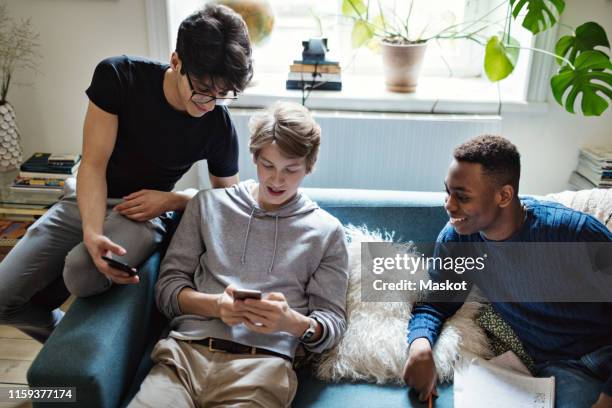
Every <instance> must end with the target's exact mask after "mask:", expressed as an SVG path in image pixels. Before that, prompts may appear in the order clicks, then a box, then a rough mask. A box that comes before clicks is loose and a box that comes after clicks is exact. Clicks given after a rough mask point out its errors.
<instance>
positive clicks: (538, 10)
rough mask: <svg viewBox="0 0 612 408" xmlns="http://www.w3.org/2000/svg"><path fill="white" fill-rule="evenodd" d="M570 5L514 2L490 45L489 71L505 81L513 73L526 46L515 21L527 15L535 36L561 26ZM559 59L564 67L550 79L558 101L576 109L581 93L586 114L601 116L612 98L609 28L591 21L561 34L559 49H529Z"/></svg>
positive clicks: (548, 0) (547, 0)
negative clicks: (521, 42)
mask: <svg viewBox="0 0 612 408" xmlns="http://www.w3.org/2000/svg"><path fill="white" fill-rule="evenodd" d="M564 9H565V1H564V0H509V1H508V17H507V19H508V20H507V23H506V24H505V28H504V30H503V32H501V33H500V34H499V35H495V36H492V37H491V38H490V39H489V40H488V41H487V45H486V50H485V59H484V70H485V73H486V75H487V77H488V78H489V79H490V80H491V81H494V82H495V81H500V80H502V79H504V78H506V77H507V76H508V75H510V74H511V73H512V71H513V70H514V68H515V66H516V62H517V60H518V55H519V50H520V49H521V48H523V47H520V45H519V44H518V43H517V41H516V40H514V39H513V38H512V37H511V36H510V33H511V29H512V21H513V20H516V19H517V18H518V17H519V16H520V15H521V13H525V16H524V19H523V23H522V25H523V27H525V28H526V29H528V30H529V31H531V32H532V33H533V34H534V35H538V34H539V33H541V32H543V31H545V30H548V29H550V28H551V27H553V26H555V25H556V24H558V20H559V17H560V16H561V14H562V13H563V11H564ZM527 49H530V50H532V51H534V52H540V53H545V54H548V55H550V56H551V58H555V60H556V62H557V64H558V65H559V68H558V69H557V72H556V73H555V74H554V75H553V76H552V78H551V80H550V87H551V90H552V93H553V95H554V97H555V100H556V101H557V102H558V103H559V104H560V105H561V106H563V107H564V108H565V110H567V111H568V112H570V113H575V104H576V100H577V98H578V96H581V104H580V108H581V111H582V113H583V114H584V115H585V116H600V115H601V114H602V113H603V112H605V111H606V109H607V108H608V106H609V102H608V100H612V64H611V63H610V55H609V52H610V43H609V42H608V38H607V36H606V32H605V30H604V29H603V28H602V27H601V26H600V25H599V24H597V23H595V22H592V21H589V22H587V23H584V24H582V25H580V26H579V27H577V28H576V29H575V30H573V32H572V33H571V34H569V35H564V36H563V37H561V38H560V39H559V40H558V41H557V44H556V46H555V49H554V50H541V49H532V48H527Z"/></svg>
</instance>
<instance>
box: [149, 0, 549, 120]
mask: <svg viewBox="0 0 612 408" xmlns="http://www.w3.org/2000/svg"><path fill="white" fill-rule="evenodd" d="M268 1H269V2H270V4H271V5H272V7H273V9H274V12H275V27H274V30H273V32H272V35H271V36H270V38H269V39H268V40H267V41H265V42H264V43H263V44H260V45H257V46H255V47H254V51H253V52H254V58H255V78H256V79H257V78H258V77H259V78H260V79H261V81H257V83H259V86H255V87H254V88H250V90H249V91H248V92H246V93H245V95H244V96H243V97H242V98H241V99H240V100H239V102H240V105H241V106H259V105H260V104H263V103H265V102H266V101H268V100H275V99H277V98H293V97H294V96H295V95H294V93H295V91H293V92H284V91H283V89H284V80H285V79H286V74H287V72H288V70H289V65H290V64H291V62H292V61H293V60H294V59H300V58H301V52H302V46H301V43H302V41H303V40H306V39H308V38H310V37H316V36H320V35H321V34H322V36H324V37H326V38H328V46H329V48H330V53H329V55H328V58H330V59H334V60H338V61H340V64H341V66H342V70H343V83H344V84H345V86H344V89H343V91H342V92H341V93H336V94H334V95H331V94H330V95H323V93H320V94H317V95H314V94H313V96H312V98H313V102H314V98H317V97H318V96H321V97H324V98H331V99H329V100H328V101H327V102H326V103H322V104H316V103H313V104H311V105H309V106H311V107H317V108H320V109H329V107H330V106H333V104H334V103H333V101H332V99H333V100H338V99H343V98H344V99H346V98H349V99H351V101H352V102H351V103H350V106H351V108H350V109H359V106H363V108H362V109H364V110H372V109H373V110H377V109H378V110H388V109H389V106H397V109H392V110H399V111H423V112H429V111H432V112H433V111H434V108H435V109H438V108H440V107H441V106H443V105H444V104H439V103H438V102H444V101H450V103H451V104H452V106H453V107H451V108H449V109H444V111H446V112H458V113H463V112H472V113H474V112H497V109H498V106H497V104H498V100H503V101H504V103H505V102H510V103H516V105H515V106H518V108H519V109H527V108H526V107H525V104H524V103H525V101H526V99H527V95H528V87H529V94H530V95H537V96H535V97H533V98H532V99H533V100H535V101H538V102H539V101H544V100H546V95H547V93H548V78H547V74H546V72H550V65H551V64H552V62H551V61H552V60H551V59H550V58H548V59H547V58H544V59H542V58H540V57H537V58H535V59H533V61H532V53H531V52H529V51H527V50H522V51H521V53H520V58H519V63H518V66H517V67H516V69H515V71H514V73H513V74H512V75H511V76H510V77H509V78H508V79H506V80H504V81H502V82H500V83H499V85H497V84H491V83H489V82H488V81H487V80H486V78H484V74H483V68H482V65H483V59H484V46H483V45H479V44H477V43H475V42H472V41H469V40H464V39H461V40H440V41H437V40H433V41H430V42H429V45H428V49H427V53H426V58H425V61H424V65H423V69H422V76H421V77H422V79H421V81H420V84H422V85H420V86H419V90H418V92H417V94H412V95H404V96H401V95H397V94H390V93H388V92H385V91H384V85H383V84H382V73H383V70H382V58H381V56H380V55H377V54H376V53H374V52H373V51H372V50H370V49H369V48H367V47H363V48H360V49H353V48H352V47H351V44H350V42H351V29H352V22H351V21H350V20H348V19H347V18H346V17H343V16H342V15H341V7H342V0H268ZM380 1H381V5H382V7H383V8H384V9H385V11H388V10H391V9H394V8H395V10H396V14H397V15H406V7H407V5H408V4H410V2H409V1H408V0H380ZM364 2H366V3H367V0H364ZM205 3H206V0H147V9H148V13H149V21H151V15H153V16H154V19H155V21H154V22H153V23H152V25H151V27H152V30H150V33H149V36H150V38H151V37H152V36H154V35H157V36H160V34H159V32H160V30H159V29H158V30H156V29H155V24H157V25H159V26H162V25H163V26H164V27H163V34H164V35H165V34H166V32H165V30H167V37H165V38H167V39H168V40H169V47H168V46H167V45H164V43H163V41H157V42H155V41H153V42H152V46H151V48H152V52H153V51H156V50H157V51H158V52H157V53H155V52H153V56H157V55H168V54H169V51H170V50H171V49H174V46H175V43H176V33H177V30H178V26H179V24H180V22H181V21H182V20H183V19H184V18H185V17H186V16H188V15H189V14H190V13H192V12H193V11H194V10H196V9H198V8H200V7H202V5H203V4H205ZM370 3H371V4H370V7H371V9H373V10H374V11H373V12H374V13H376V14H377V8H378V5H377V0H370ZM164 7H165V10H162V9H164ZM151 10H153V13H152V11H151ZM160 10H162V11H160ZM491 10H493V12H490V11H491ZM489 12H490V13H489ZM506 12H507V0H414V6H413V11H412V18H411V20H410V21H411V25H412V30H413V31H412V32H421V31H423V30H424V31H425V32H426V33H429V34H433V33H435V32H436V30H440V29H441V28H442V27H446V26H448V25H449V24H451V23H453V22H454V23H456V24H457V23H462V22H464V23H466V24H467V23H469V22H472V21H474V20H478V19H480V18H482V17H485V20H486V21H487V22H497V24H498V25H497V26H495V25H492V26H490V27H489V28H488V29H487V30H486V31H483V32H482V33H481V34H482V40H483V42H484V41H486V38H488V37H489V36H490V35H492V34H495V33H496V32H498V31H501V30H503V24H504V19H505V17H506ZM155 13H157V14H158V15H160V16H163V17H157V16H156V15H155ZM162 21H163V22H162ZM475 27H476V26H475ZM549 31H550V32H549V33H546V34H545V35H543V36H538V42H539V44H540V45H541V46H550V42H551V41H552V39H554V36H555V34H556V33H555V32H554V30H549ZM512 36H513V37H514V38H517V39H518V40H519V42H520V43H521V46H523V47H531V46H532V43H533V42H534V39H533V36H532V35H531V33H530V32H528V31H527V30H525V29H523V28H522V27H521V26H520V24H519V23H517V22H514V23H513V25H512ZM156 44H158V46H157V47H156ZM537 44H538V43H536V45H537ZM168 48H169V49H168ZM166 49H167V51H168V52H165V50H166ZM530 73H534V74H535V75H533V77H534V78H535V83H530V79H529V77H530ZM368 78H371V80H370V79H368ZM463 79H465V80H466V81H465V82H462V80H463ZM532 82H533V81H532ZM345 90H346V92H345ZM534 90H535V91H534ZM249 94H251V96H252V98H251V99H250V98H248V96H249ZM364 95H374V99H377V100H386V103H381V104H380V106H379V108H376V106H375V105H374V107H373V105H372V104H371V103H370V102H371V98H370V97H366V96H364ZM400 96H401V98H403V99H401V98H400ZM256 97H257V98H259V99H261V102H260V101H259V99H257V98H256ZM261 97H263V98H261ZM295 97H296V98H297V96H295ZM359 98H361V99H363V103H359V102H358V101H357V102H355V100H356V99H359ZM368 98H369V99H368ZM366 99H368V100H367V101H366ZM398 100H402V101H403V100H407V101H408V103H406V104H405V107H400V106H399V105H397V104H396V102H394V101H398ZM420 100H426V101H427V104H425V105H427V106H428V107H423V109H421V110H420V109H419V108H415V106H418V104H419V103H420V102H419V101H420ZM457 102H459V103H460V104H463V105H462V106H466V107H467V110H463V109H465V108H459V107H458V106H459V105H457ZM464 102H465V103H467V105H465V104H464ZM483 103H484V104H488V105H487V106H488V108H486V109H481V108H480V107H483V106H485V105H483ZM432 104H433V107H432ZM425 105H424V106H425ZM338 106H343V105H338ZM345 106H349V105H345Z"/></svg>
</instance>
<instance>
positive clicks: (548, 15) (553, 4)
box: [510, 0, 565, 34]
mask: <svg viewBox="0 0 612 408" xmlns="http://www.w3.org/2000/svg"><path fill="white" fill-rule="evenodd" d="M510 4H511V5H512V15H513V16H514V18H515V19H516V18H517V17H518V15H519V14H520V13H521V11H522V10H523V8H524V7H525V6H527V14H526V15H525V19H524V20H523V27H525V28H526V29H528V30H529V31H531V32H532V33H533V34H537V33H539V32H540V31H544V30H546V29H547V28H550V27H552V26H553V25H555V23H556V22H557V16H558V15H560V14H561V13H563V9H564V8H565V1H564V0H510ZM555 12H556V13H555Z"/></svg>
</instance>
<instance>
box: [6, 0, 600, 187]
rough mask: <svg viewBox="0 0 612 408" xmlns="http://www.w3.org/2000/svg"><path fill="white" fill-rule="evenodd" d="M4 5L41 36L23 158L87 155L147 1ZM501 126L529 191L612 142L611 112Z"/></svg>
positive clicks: (139, 41)
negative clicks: (96, 88)
mask: <svg viewBox="0 0 612 408" xmlns="http://www.w3.org/2000/svg"><path fill="white" fill-rule="evenodd" d="M4 1H5V3H6V4H7V5H8V10H9V12H10V13H11V15H13V16H16V17H24V18H27V17H30V16H31V17H32V23H33V26H34V28H35V29H36V30H37V31H38V32H40V34H41V38H40V43H41V52H42V54H43V60H42V63H41V69H40V71H41V74H39V75H37V76H33V75H30V74H29V73H26V74H20V75H18V76H17V80H18V81H21V82H32V86H28V87H26V86H23V87H17V86H13V87H11V90H10V92H9V100H10V101H11V102H12V103H13V105H14V106H15V108H16V111H17V115H18V123H19V126H20V128H21V135H22V145H23V147H24V154H25V155H28V154H31V153H32V152H34V151H37V150H38V151H45V150H46V151H56V152H59V151H65V152H70V151H80V148H81V130H82V122H83V115H84V112H85V108H86V103H87V98H86V96H85V94H84V91H85V89H86V88H87V86H88V85H89V82H90V80H91V75H92V73H93V69H94V67H95V65H96V63H97V62H98V61H99V60H101V59H102V58H104V57H107V56H110V55H117V54H132V55H146V54H148V42H147V25H146V19H145V0H4ZM590 19H592V20H595V21H597V22H598V23H600V24H602V25H603V26H604V28H605V29H606V31H607V33H608V35H609V36H610V37H612V2H611V1H610V0H586V1H581V0H568V1H567V5H566V12H565V13H564V17H563V23H565V24H569V25H571V26H574V27H575V26H577V25H578V24H580V23H582V22H584V21H587V20H590ZM551 98H552V97H551ZM502 129H503V134H504V135H505V136H506V137H508V138H510V139H511V140H512V141H513V142H515V143H516V144H517V146H518V147H519V150H520V151H521V154H522V157H523V181H522V184H521V189H522V191H523V192H525V193H536V194H542V193H547V192H552V191H559V190H562V189H564V188H565V187H566V182H567V179H568V177H569V175H570V173H571V172H572V170H573V169H574V167H575V165H576V160H577V156H578V149H579V148H580V146H582V145H586V144H607V145H612V108H611V109H608V112H607V113H606V114H605V115H604V116H603V117H600V118H584V117H581V116H574V115H570V114H568V113H566V112H565V111H563V110H562V109H561V108H560V107H558V105H557V104H556V102H552V103H551V104H550V111H549V112H548V113H546V114H533V115H529V114H522V113H521V114H504V116H503V124H502ZM440 165H441V166H446V165H447V163H440ZM182 184H183V185H185V184H193V185H195V179H194V178H193V176H192V175H190V176H188V177H186V178H184V180H183V183H182Z"/></svg>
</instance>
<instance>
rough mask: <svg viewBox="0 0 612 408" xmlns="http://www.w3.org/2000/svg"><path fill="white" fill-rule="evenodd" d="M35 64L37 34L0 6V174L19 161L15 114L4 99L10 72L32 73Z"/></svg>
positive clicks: (10, 76) (19, 151) (29, 23)
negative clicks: (30, 71)
mask: <svg viewBox="0 0 612 408" xmlns="http://www.w3.org/2000/svg"><path fill="white" fill-rule="evenodd" d="M38 61H39V54H38V34H36V33H35V32H34V31H32V25H31V22H30V20H29V19H28V20H21V21H19V22H16V21H14V20H13V19H11V18H10V17H9V16H8V13H7V10H6V4H1V5H0V75H1V77H2V82H1V84H0V171H7V170H12V169H15V168H16V167H17V166H19V164H20V163H21V160H22V153H21V144H20V143H19V129H18V128H17V123H16V121H15V111H14V110H13V107H12V106H11V104H10V103H9V102H8V100H7V95H8V91H9V87H10V85H11V83H13V82H14V73H15V71H16V70H18V69H31V70H34V71H35V70H36V68H37V66H38Z"/></svg>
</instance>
